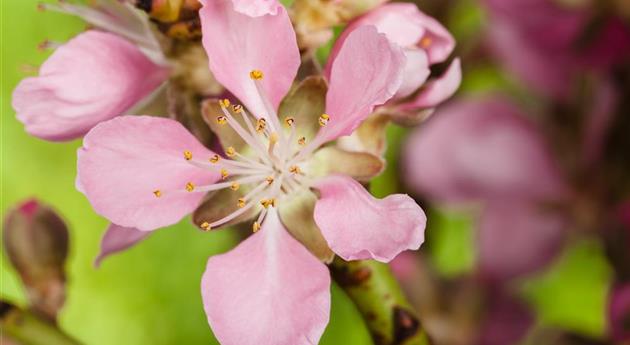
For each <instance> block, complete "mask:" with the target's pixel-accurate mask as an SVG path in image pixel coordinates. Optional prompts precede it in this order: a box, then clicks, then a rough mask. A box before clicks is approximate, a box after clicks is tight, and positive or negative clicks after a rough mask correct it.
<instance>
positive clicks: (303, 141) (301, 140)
mask: <svg viewBox="0 0 630 345" xmlns="http://www.w3.org/2000/svg"><path fill="white" fill-rule="evenodd" d="M298 145H300V146H304V145H306V138H305V137H301V138H300V139H298Z"/></svg>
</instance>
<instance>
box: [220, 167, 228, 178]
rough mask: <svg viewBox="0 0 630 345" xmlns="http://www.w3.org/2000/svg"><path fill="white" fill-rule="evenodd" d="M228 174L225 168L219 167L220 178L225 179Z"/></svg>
mask: <svg viewBox="0 0 630 345" xmlns="http://www.w3.org/2000/svg"><path fill="white" fill-rule="evenodd" d="M228 176H230V173H229V172H228V171H227V170H225V169H221V179H223V180H225V179H226V178H228Z"/></svg>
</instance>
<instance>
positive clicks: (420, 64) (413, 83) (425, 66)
mask: <svg viewBox="0 0 630 345" xmlns="http://www.w3.org/2000/svg"><path fill="white" fill-rule="evenodd" d="M404 51H405V57H406V58H407V61H406V63H405V70H404V72H403V75H404V78H403V82H402V84H401V85H400V88H399V89H398V92H396V95H395V96H394V98H404V97H407V96H409V95H411V94H412V93H414V91H416V90H417V89H418V88H419V87H420V86H422V84H424V82H425V81H426V80H427V78H428V77H429V75H430V74H431V70H430V69H429V61H428V58H427V54H426V53H425V51H424V50H422V49H415V48H413V49H405V50H404Z"/></svg>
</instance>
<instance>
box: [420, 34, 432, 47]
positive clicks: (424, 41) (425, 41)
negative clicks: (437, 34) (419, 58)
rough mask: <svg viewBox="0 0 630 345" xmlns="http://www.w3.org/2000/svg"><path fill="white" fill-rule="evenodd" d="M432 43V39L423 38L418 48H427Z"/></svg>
mask: <svg viewBox="0 0 630 345" xmlns="http://www.w3.org/2000/svg"><path fill="white" fill-rule="evenodd" d="M432 43H433V39H432V38H431V37H429V36H425V37H424V38H422V39H421V40H420V47H422V48H425V49H426V48H429V46H430V45H431V44H432Z"/></svg>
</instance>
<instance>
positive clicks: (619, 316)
mask: <svg viewBox="0 0 630 345" xmlns="http://www.w3.org/2000/svg"><path fill="white" fill-rule="evenodd" d="M629 322H630V285H628V284H625V285H617V286H615V287H613V288H612V291H611V293H610V296H609V300H608V325H609V330H608V332H609V334H610V336H611V337H612V339H613V340H614V341H617V342H623V341H628V340H630V327H629V326H630V324H629Z"/></svg>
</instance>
